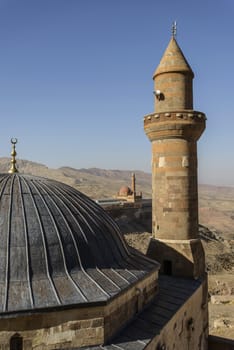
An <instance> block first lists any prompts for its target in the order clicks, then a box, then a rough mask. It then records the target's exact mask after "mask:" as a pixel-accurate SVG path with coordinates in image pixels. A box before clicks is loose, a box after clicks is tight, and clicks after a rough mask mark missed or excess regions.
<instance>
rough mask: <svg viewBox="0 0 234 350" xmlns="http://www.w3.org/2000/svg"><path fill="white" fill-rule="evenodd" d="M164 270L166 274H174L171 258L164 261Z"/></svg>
mask: <svg viewBox="0 0 234 350" xmlns="http://www.w3.org/2000/svg"><path fill="white" fill-rule="evenodd" d="M163 272H164V274H165V275H169V276H171V275H172V262H171V261H170V260H164V261H163Z"/></svg>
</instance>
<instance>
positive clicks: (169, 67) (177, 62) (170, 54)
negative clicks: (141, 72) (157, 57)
mask: <svg viewBox="0 0 234 350" xmlns="http://www.w3.org/2000/svg"><path fill="white" fill-rule="evenodd" d="M170 72H183V73H187V74H189V75H192V76H194V74H193V71H192V68H191V67H190V65H189V64H188V62H187V60H186V58H185V57H184V54H183V52H182V50H181V48H180V47H179V45H178V43H177V41H176V39H175V38H174V36H173V37H172V38H171V40H170V42H169V44H168V46H167V48H166V51H165V52H164V54H163V56H162V59H161V61H160V63H159V65H158V67H157V69H156V70H155V72H154V75H153V79H154V78H155V77H156V76H157V75H159V74H163V73H170Z"/></svg>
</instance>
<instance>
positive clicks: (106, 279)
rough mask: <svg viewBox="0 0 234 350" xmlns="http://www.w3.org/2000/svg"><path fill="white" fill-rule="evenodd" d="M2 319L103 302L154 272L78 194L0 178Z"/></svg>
mask: <svg viewBox="0 0 234 350" xmlns="http://www.w3.org/2000/svg"><path fill="white" fill-rule="evenodd" d="M0 237H1V241H0V261H1V264H0V290H1V291H0V313H1V314H6V313H8V312H15V311H32V310H37V309H41V308H48V307H55V306H65V305H66V306H67V305H72V304H83V303H93V302H94V303H97V302H102V301H107V300H108V299H109V298H111V297H113V296H114V295H117V294H118V293H119V292H121V291H122V290H123V289H125V288H128V287H129V286H130V285H131V284H133V283H135V282H136V281H138V280H139V279H142V278H143V277H144V276H145V275H146V274H147V273H148V271H152V270H154V269H156V268H158V265H157V263H153V262H152V261H151V260H148V259H147V258H145V257H144V256H141V255H140V254H138V253H135V252H133V251H132V250H129V248H128V247H127V245H126V243H125V241H124V240H123V238H122V237H121V235H120V232H119V229H118V227H117V225H116V224H115V222H114V221H113V220H112V219H111V218H110V217H109V216H108V215H107V214H106V212H105V211H104V210H103V209H102V208H101V207H100V206H98V205H97V204H96V203H94V202H93V201H92V200H91V199H89V198H88V197H86V196H85V195H83V194H82V193H80V192H78V191H77V190H75V189H73V188H71V187H69V186H67V185H65V184H62V183H59V182H56V181H53V180H48V179H44V178H39V177H35V176H27V175H20V174H14V175H6V174H1V175H0Z"/></svg>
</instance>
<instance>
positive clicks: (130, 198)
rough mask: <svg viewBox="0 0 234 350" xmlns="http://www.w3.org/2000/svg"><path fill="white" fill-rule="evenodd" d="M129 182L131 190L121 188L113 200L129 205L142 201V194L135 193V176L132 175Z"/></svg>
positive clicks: (124, 187) (125, 187)
mask: <svg viewBox="0 0 234 350" xmlns="http://www.w3.org/2000/svg"><path fill="white" fill-rule="evenodd" d="M131 180H132V181H131V188H130V187H128V186H122V187H121V188H120V190H119V192H118V193H117V195H115V196H114V198H116V199H119V200H121V201H127V202H130V203H135V202H139V201H141V200H142V192H140V193H137V192H136V175H135V174H134V173H132V178H131Z"/></svg>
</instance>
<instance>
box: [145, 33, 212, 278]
mask: <svg viewBox="0 0 234 350" xmlns="http://www.w3.org/2000/svg"><path fill="white" fill-rule="evenodd" d="M193 77H194V74H193V71H192V69H191V68H190V66H189V64H188V62H187V61H186V59H185V57H184V55H183V53H182V51H181V49H180V47H179V45H178V43H177V41H176V39H175V35H174V33H173V35H172V38H171V40H170V42H169V45H168V47H167V49H166V51H165V53H164V55H163V57H162V59H161V61H160V63H159V66H158V68H157V69H156V71H155V73H154V75H153V80H154V85H155V91H154V94H155V112H154V113H152V114H149V115H147V116H145V117H144V129H145V133H146V135H147V136H148V138H149V140H150V141H151V143H152V230H153V238H154V239H153V240H152V242H151V245H150V249H149V255H150V256H151V257H154V258H155V259H156V260H158V261H159V262H160V263H161V272H162V273H165V274H172V275H176V276H186V277H194V278H198V277H200V276H202V275H203V274H204V269H205V267H204V266H205V261H204V252H203V248H202V245H201V242H200V239H199V237H198V194H197V140H198V139H199V137H200V136H201V134H202V132H203V131H204V129H205V120H206V117H205V114H204V113H201V112H197V111H195V110H193V88H192V81H193Z"/></svg>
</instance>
